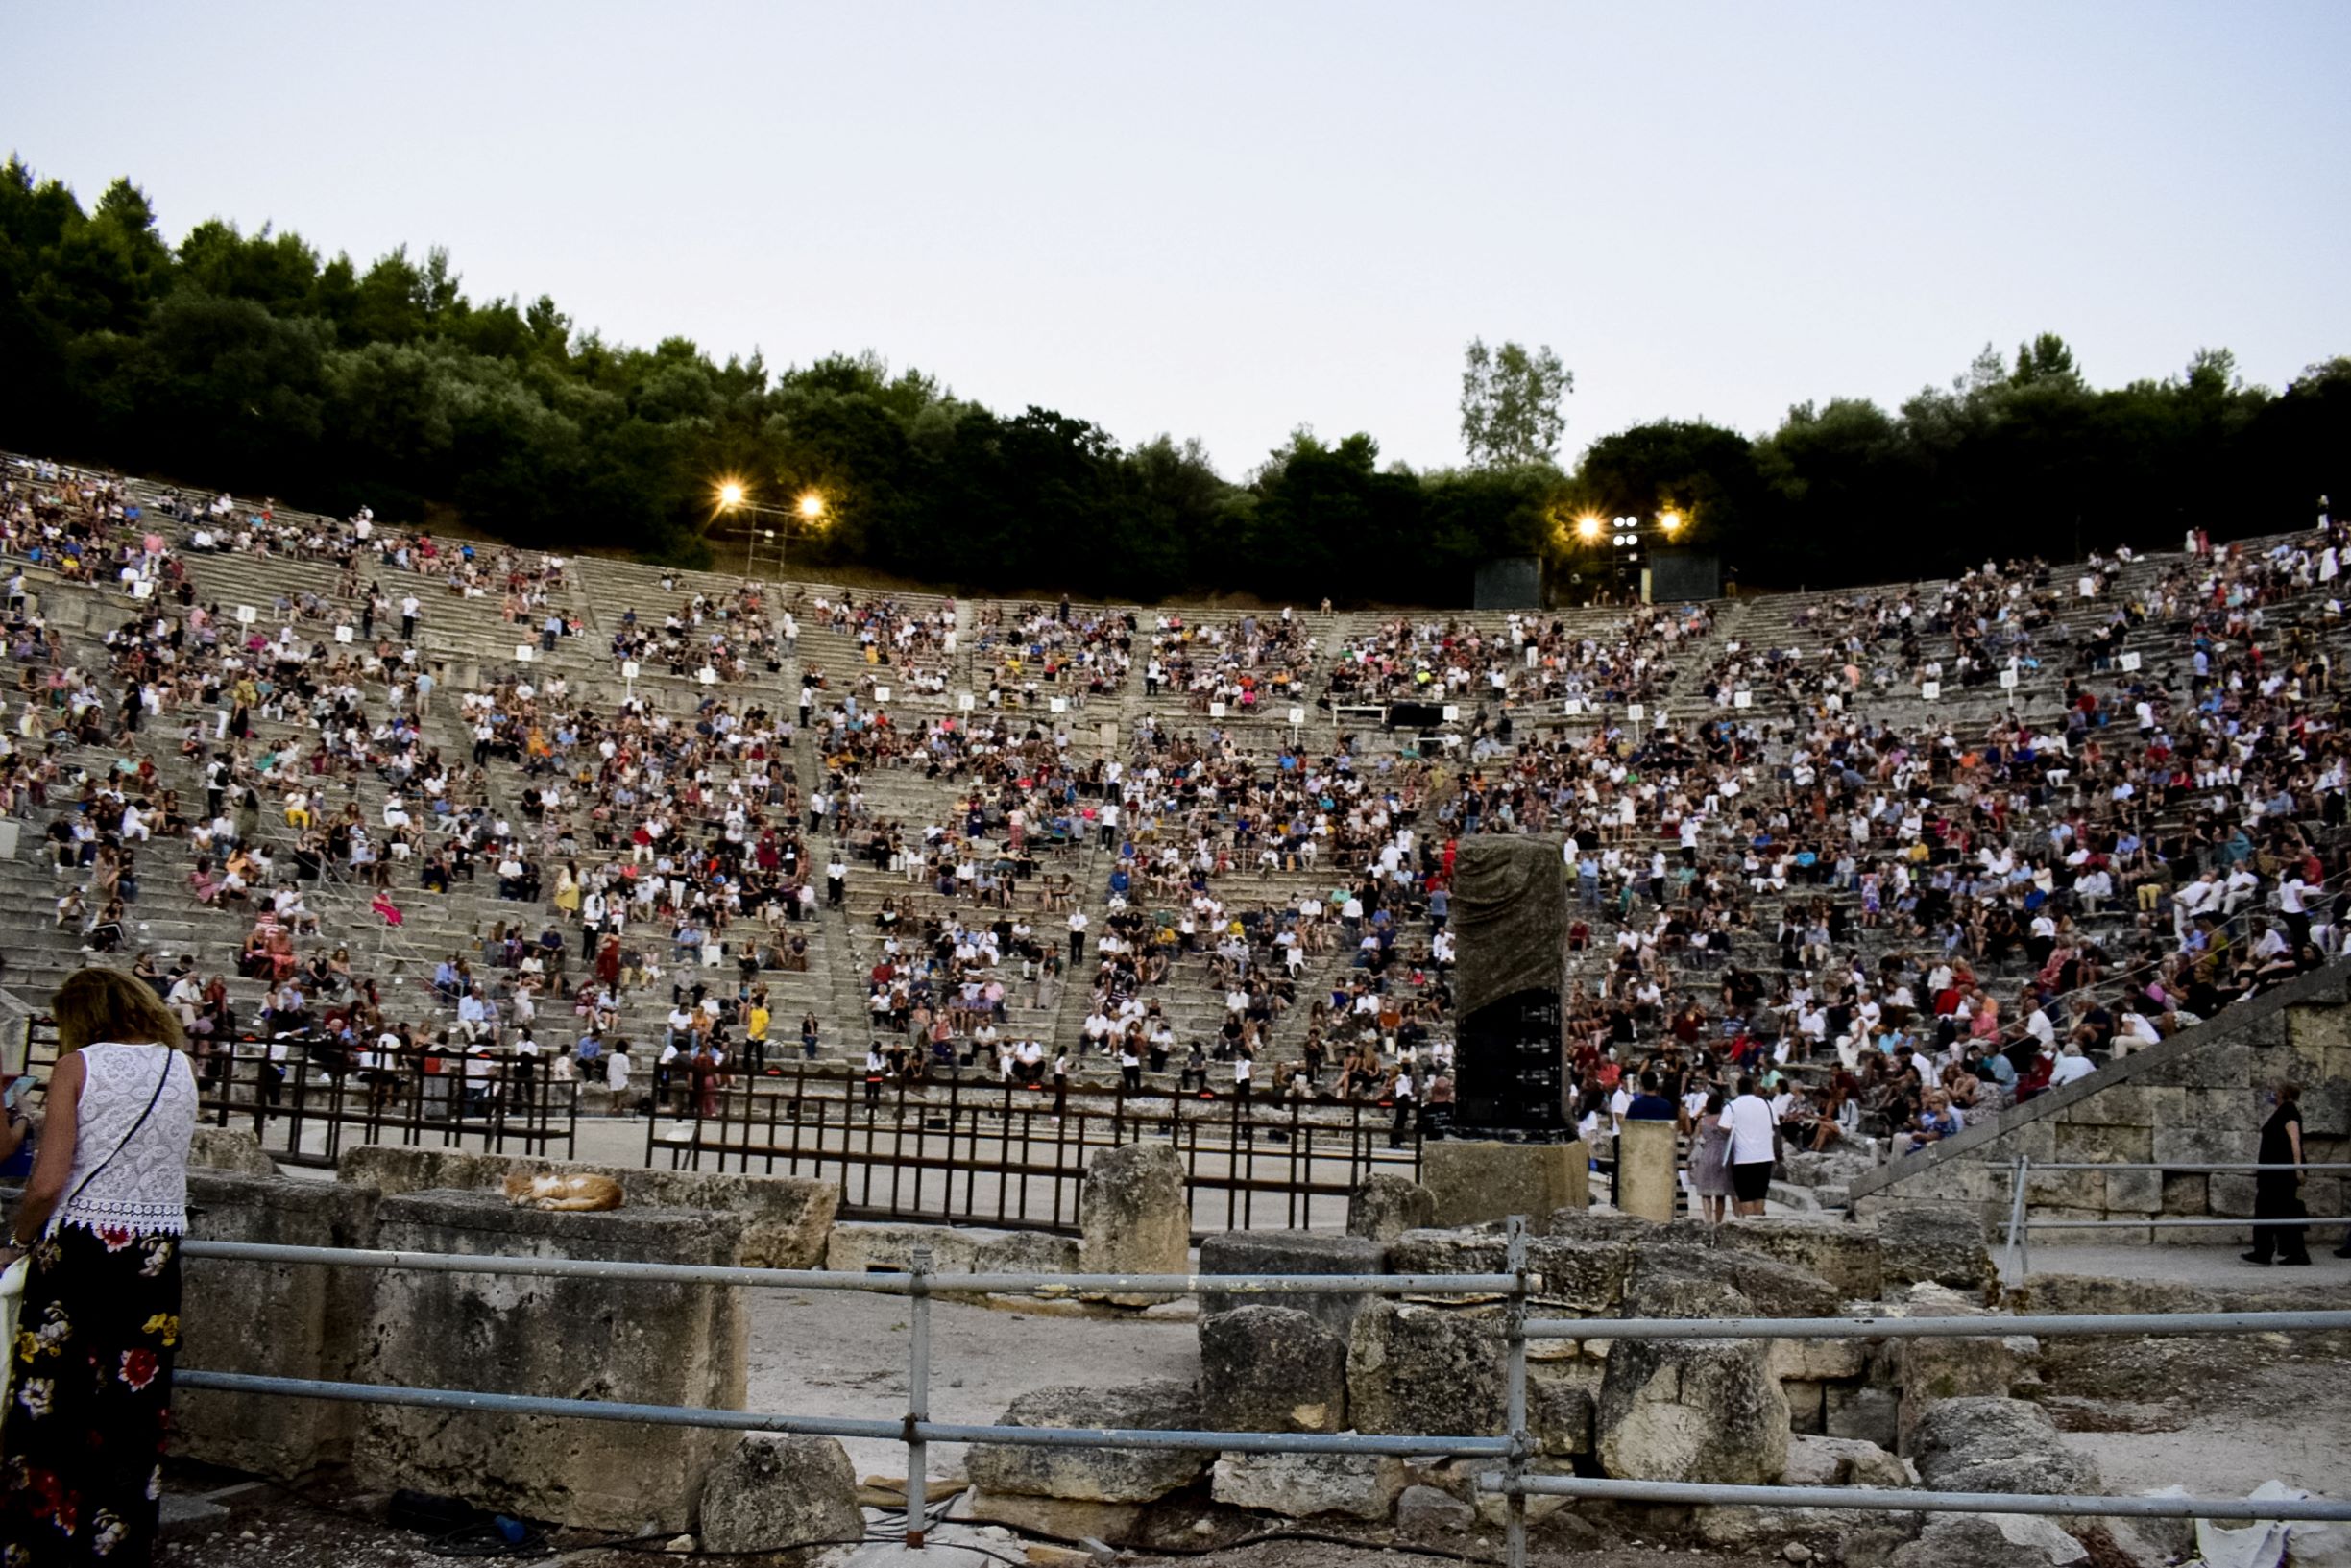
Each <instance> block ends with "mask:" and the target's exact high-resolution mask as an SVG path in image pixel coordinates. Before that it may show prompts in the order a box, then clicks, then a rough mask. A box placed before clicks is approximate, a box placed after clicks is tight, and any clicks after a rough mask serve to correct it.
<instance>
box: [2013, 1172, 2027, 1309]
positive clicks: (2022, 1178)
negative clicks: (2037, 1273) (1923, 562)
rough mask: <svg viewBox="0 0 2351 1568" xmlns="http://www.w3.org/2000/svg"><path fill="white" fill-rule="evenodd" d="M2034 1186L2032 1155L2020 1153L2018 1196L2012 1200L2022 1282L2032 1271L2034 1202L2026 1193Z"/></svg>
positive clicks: (2017, 1177) (2020, 1279) (2017, 1256)
mask: <svg viewBox="0 0 2351 1568" xmlns="http://www.w3.org/2000/svg"><path fill="white" fill-rule="evenodd" d="M2031 1186H2032V1156H2031V1155H2029V1154H2020V1155H2018V1156H2017V1163H2016V1196H2015V1197H2014V1198H2013V1199H2012V1200H2011V1201H2012V1202H2013V1203H2014V1205H2015V1208H2014V1211H2013V1212H2014V1214H2015V1216H2016V1219H2015V1224H2016V1259H2017V1280H2018V1282H2019V1283H2022V1282H2023V1281H2024V1278H2025V1277H2026V1276H2027V1275H2029V1274H2031V1272H2032V1202H2031V1200H2030V1199H2029V1198H2028V1197H2027V1196H2026V1195H2025V1194H2026V1192H2027V1190H2028V1189H2029V1188H2030V1187H2031Z"/></svg>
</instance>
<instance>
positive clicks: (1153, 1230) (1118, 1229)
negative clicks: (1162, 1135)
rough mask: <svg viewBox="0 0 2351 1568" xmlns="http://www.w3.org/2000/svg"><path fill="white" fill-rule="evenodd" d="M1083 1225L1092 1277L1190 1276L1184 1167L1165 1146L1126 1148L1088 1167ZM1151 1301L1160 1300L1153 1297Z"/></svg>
mask: <svg viewBox="0 0 2351 1568" xmlns="http://www.w3.org/2000/svg"><path fill="white" fill-rule="evenodd" d="M1081 1208H1082V1212H1081V1213H1080V1214H1079V1228H1080V1230H1081V1232H1082V1233H1083V1237H1084V1240H1083V1242H1082V1245H1081V1252H1080V1256H1082V1257H1083V1258H1084V1260H1085V1271H1086V1272H1087V1273H1089V1274H1183V1273H1189V1272H1190V1271H1191V1262H1192V1259H1191V1251H1192V1206H1191V1204H1190V1202H1189V1201H1187V1199H1186V1198H1185V1196H1184V1171H1183V1162H1182V1161H1181V1160H1179V1159H1177V1158H1176V1156H1175V1150H1174V1149H1172V1148H1170V1147H1168V1146H1166V1145H1165V1144H1122V1145H1120V1146H1118V1147H1116V1148H1105V1149H1103V1150H1102V1151H1101V1152H1100V1153H1098V1154H1096V1155H1095V1156H1094V1157H1093V1158H1092V1159H1091V1160H1089V1161H1087V1162H1086V1170H1085V1194H1084V1197H1083V1198H1082V1200H1081ZM1150 1299H1156V1298H1155V1297H1154V1298H1150Z"/></svg>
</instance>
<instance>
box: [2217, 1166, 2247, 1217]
mask: <svg viewBox="0 0 2351 1568" xmlns="http://www.w3.org/2000/svg"><path fill="white" fill-rule="evenodd" d="M2211 1203H2212V1213H2213V1215H2214V1217H2215V1218H2222V1219H2242V1218H2249V1217H2250V1216H2251V1215H2252V1213H2253V1172H2252V1171H2250V1170H2216V1171H2214V1172H2213V1173H2212V1196H2211Z"/></svg>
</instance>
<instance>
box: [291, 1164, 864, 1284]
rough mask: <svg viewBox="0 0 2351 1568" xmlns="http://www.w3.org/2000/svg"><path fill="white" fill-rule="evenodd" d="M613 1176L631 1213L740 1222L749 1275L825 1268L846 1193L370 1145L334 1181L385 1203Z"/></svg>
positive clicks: (791, 1180)
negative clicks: (540, 1178)
mask: <svg viewBox="0 0 2351 1568" xmlns="http://www.w3.org/2000/svg"><path fill="white" fill-rule="evenodd" d="M518 1170H521V1171H527V1172H529V1173H530V1174H532V1175H543V1174H545V1173H547V1172H550V1171H561V1172H583V1173H586V1174H591V1175H599V1176H610V1177H611V1178H612V1179H613V1180H614V1181H616V1182H618V1183H619V1185H620V1194H621V1198H622V1200H623V1203H624V1205H625V1206H627V1207H632V1208H676V1209H701V1210H715V1211H716V1212H718V1213H721V1214H733V1215H739V1216H740V1217H741V1218H742V1219H743V1221H744V1223H743V1226H742V1255H741V1256H740V1257H739V1258H738V1259H737V1260H735V1261H736V1263H737V1264H738V1265H739V1266H742V1267H745V1268H820V1267H822V1266H824V1256H825V1242H826V1239H827V1237H828V1235H829V1234H830V1233H831V1231H832V1228H833V1218H834V1215H835V1213H836V1211H837V1210H838V1208H839V1206H840V1190H839V1189H838V1188H837V1187H836V1186H835V1185H834V1184H833V1183H831V1182H826V1181H818V1180H817V1179H815V1178H814V1177H812V1176H752V1175H735V1174H721V1173H719V1172H716V1171H708V1170H655V1169H649V1168H645V1167H641V1166H622V1165H590V1164H585V1163H575V1162H568V1161H563V1160H535V1159H526V1158H523V1157H522V1156H521V1155H515V1154H470V1153H467V1152H465V1151H463V1150H461V1149H449V1148H408V1147H404V1146H399V1145H392V1144H369V1145H362V1146H359V1147H356V1148H349V1149H345V1150H344V1151H343V1153H342V1155H341V1157H340V1158H339V1159H338V1160H337V1161H336V1163H335V1179H336V1180H338V1181H347V1182H359V1183H363V1184H365V1185H368V1186H372V1187H375V1188H376V1189H377V1190H379V1191H380V1192H382V1193H383V1194H384V1195H385V1196H386V1197H390V1196H393V1195H395V1194H400V1193H418V1192H427V1191H433V1190H440V1189H448V1190H454V1191H458V1192H475V1193H495V1192H498V1191H499V1190H500V1189H502V1188H503V1187H504V1185H505V1182H506V1178H507V1177H508V1176H509V1175H511V1174H513V1173H514V1172H515V1171H518Z"/></svg>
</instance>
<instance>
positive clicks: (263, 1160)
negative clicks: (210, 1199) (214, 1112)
mask: <svg viewBox="0 0 2351 1568" xmlns="http://www.w3.org/2000/svg"><path fill="white" fill-rule="evenodd" d="M188 1168H189V1169H190V1170H230V1171H235V1172H236V1173H238V1174H240V1175H246V1176H274V1175H276V1174H278V1162H277V1161H276V1160H273V1159H271V1158H270V1157H269V1155H268V1154H266V1153H264V1152H263V1151H262V1148H261V1141H260V1140H259V1139H258V1138H255V1137H254V1135H253V1134H252V1133H251V1132H249V1131H247V1130H246V1129H245V1128H243V1127H216V1126H214V1125H212V1124H211V1123H210V1122H199V1123H198V1124H197V1127H196V1134H195V1137H194V1139H193V1140H192V1141H191V1142H190V1143H189V1145H188Z"/></svg>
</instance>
